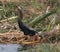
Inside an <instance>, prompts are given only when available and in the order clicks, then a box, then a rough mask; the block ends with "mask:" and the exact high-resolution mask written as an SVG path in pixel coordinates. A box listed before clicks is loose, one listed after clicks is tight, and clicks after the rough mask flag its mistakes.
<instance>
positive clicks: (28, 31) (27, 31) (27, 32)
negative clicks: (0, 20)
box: [18, 7, 37, 36]
mask: <svg viewBox="0 0 60 52" xmlns="http://www.w3.org/2000/svg"><path fill="white" fill-rule="evenodd" d="M18 11H19V13H20V15H19V17H18V25H19V28H20V29H21V31H23V32H24V35H29V36H33V35H35V34H36V33H37V32H36V31H35V30H34V29H33V28H30V27H29V26H27V25H26V24H23V22H22V18H23V14H22V11H21V8H20V7H18Z"/></svg>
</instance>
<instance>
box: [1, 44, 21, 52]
mask: <svg viewBox="0 0 60 52" xmlns="http://www.w3.org/2000/svg"><path fill="white" fill-rule="evenodd" d="M18 48H22V46H21V45H18V44H0V52H19V51H18Z"/></svg>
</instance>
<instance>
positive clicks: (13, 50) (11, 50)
mask: <svg viewBox="0 0 60 52" xmlns="http://www.w3.org/2000/svg"><path fill="white" fill-rule="evenodd" d="M22 48H23V47H22V46H21V45H19V44H0V52H49V51H53V52H57V51H58V52H60V43H59V44H57V45H55V46H53V47H52V45H51V44H40V45H38V46H35V47H34V48H32V47H31V48H29V49H27V50H22Z"/></svg>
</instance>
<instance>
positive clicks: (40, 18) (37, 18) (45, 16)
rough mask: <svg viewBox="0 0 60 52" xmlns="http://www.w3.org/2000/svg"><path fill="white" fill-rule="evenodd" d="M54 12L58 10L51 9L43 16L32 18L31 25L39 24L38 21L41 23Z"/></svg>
mask: <svg viewBox="0 0 60 52" xmlns="http://www.w3.org/2000/svg"><path fill="white" fill-rule="evenodd" d="M54 13H56V11H51V12H49V13H47V14H44V15H43V16H42V17H36V18H35V19H34V20H32V21H31V22H30V25H31V26H32V27H35V25H37V24H38V23H40V22H41V21H43V20H44V19H46V18H47V17H48V16H50V15H52V14H54Z"/></svg>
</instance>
